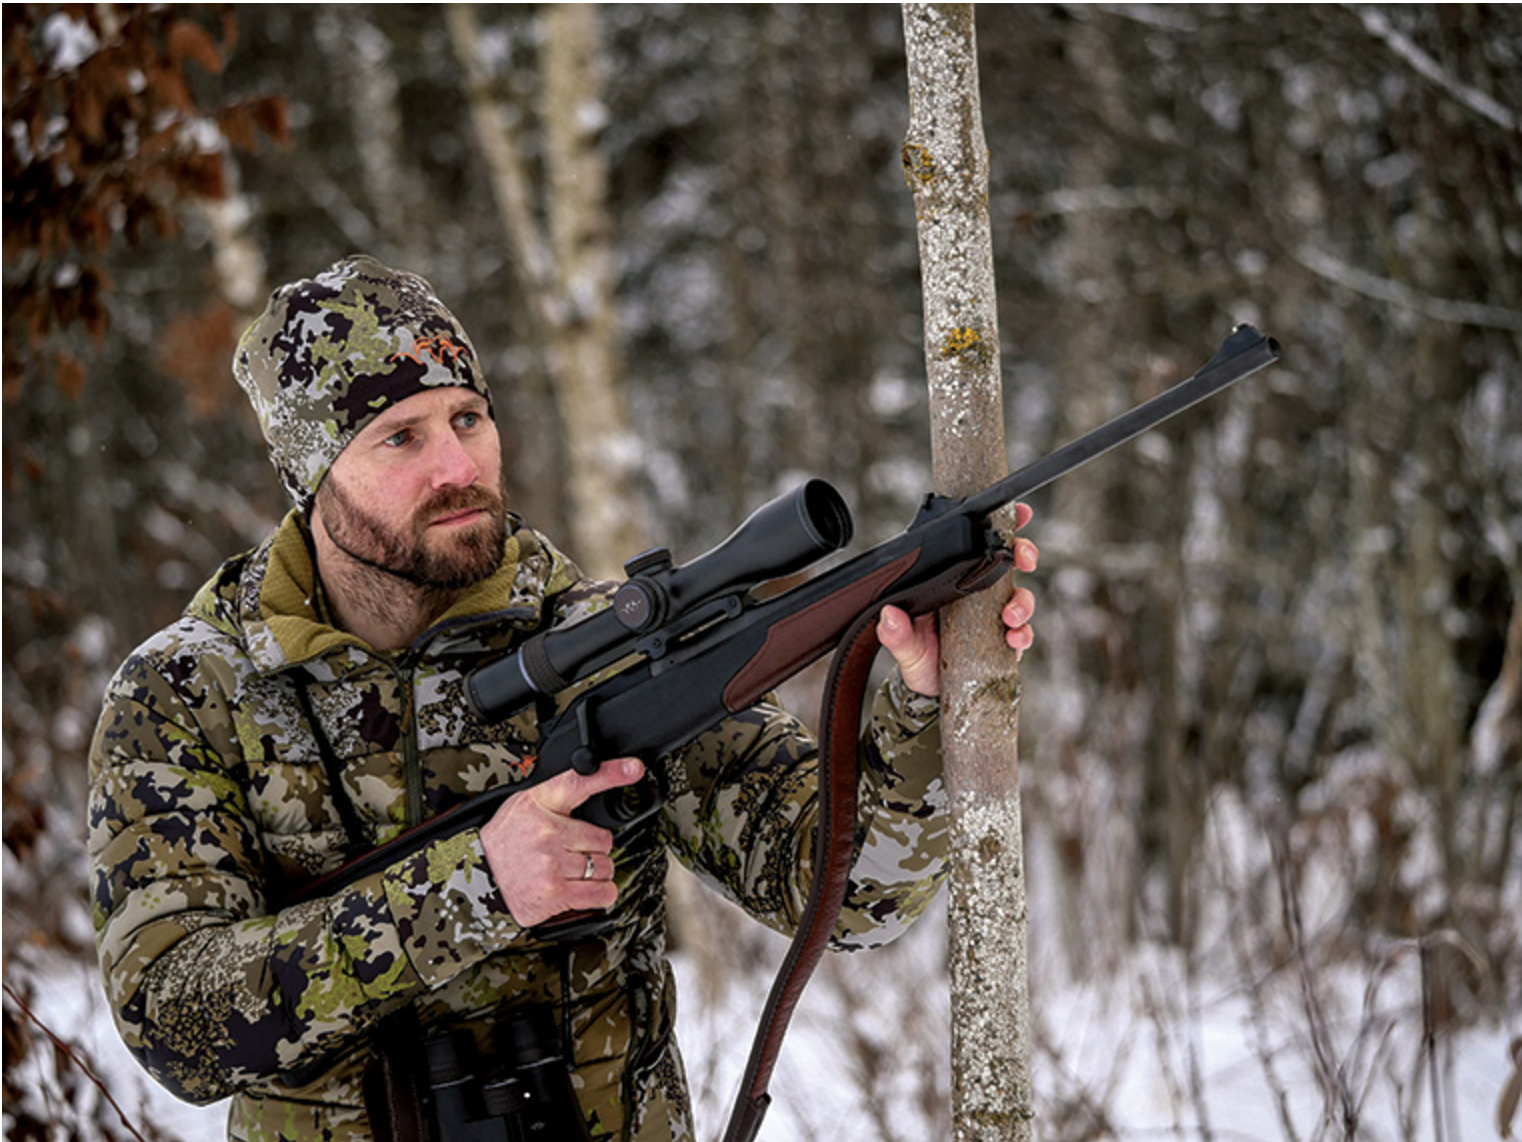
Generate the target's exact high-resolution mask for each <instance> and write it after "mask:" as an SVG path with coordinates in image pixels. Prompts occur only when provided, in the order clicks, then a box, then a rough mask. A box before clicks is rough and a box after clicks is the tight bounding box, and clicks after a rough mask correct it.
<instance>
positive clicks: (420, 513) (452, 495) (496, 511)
mask: <svg viewBox="0 0 1522 1142" xmlns="http://www.w3.org/2000/svg"><path fill="white" fill-rule="evenodd" d="M318 518H320V526H322V527H324V528H325V529H326V530H327V532H328V535H329V536H330V537H331V538H332V540H333V542H334V544H335V545H336V546H337V547H338V548H339V550H341V551H343V552H344V553H345V554H346V555H349V556H350V557H351V558H354V559H356V560H358V561H359V562H361V563H365V564H368V565H370V566H372V567H379V568H381V569H383V570H386V571H389V572H391V573H392V574H394V575H397V576H399V577H400V578H402V579H405V580H407V581H408V582H410V583H413V584H415V585H417V586H421V587H430V588H437V589H441V590H457V589H459V588H461V587H468V586H470V585H471V584H472V583H477V582H480V581H481V580H482V579H485V578H487V577H488V576H489V575H491V573H492V572H493V571H495V570H496V568H497V565H498V563H499V561H500V560H501V558H502V543H503V539H504V538H505V535H506V527H507V522H506V503H505V498H504V496H503V493H502V453H501V443H500V441H499V439H498V436H497V426H496V424H495V423H494V422H493V421H492V419H491V417H490V415H489V414H488V412H487V405H486V401H485V400H484V399H483V398H482V397H481V396H480V395H479V394H478V393H475V392H473V391H471V390H470V389H464V388H441V389H430V390H428V391H427V392H422V393H418V394H417V395H415V396H412V397H408V398H407V399H406V400H404V401H401V402H400V403H398V404H396V405H394V406H392V407H391V408H389V409H387V410H386V411H385V412H383V413H382V414H381V415H380V416H378V417H376V418H375V419H374V420H373V421H371V422H370V423H369V424H368V425H366V426H365V428H364V429H363V431H361V432H360V433H359V435H358V436H356V437H355V438H354V439H353V440H352V441H351V442H350V443H349V445H348V447H346V448H345V449H344V450H343V452H342V453H340V454H339V456H338V459H337V460H335V461H334V463H333V467H332V469H331V470H330V471H329V472H328V474H327V477H326V478H325V479H324V480H323V482H322V486H321V487H320V488H318V490H317V502H316V508H315V517H314V523H316V522H317V520H318Z"/></svg>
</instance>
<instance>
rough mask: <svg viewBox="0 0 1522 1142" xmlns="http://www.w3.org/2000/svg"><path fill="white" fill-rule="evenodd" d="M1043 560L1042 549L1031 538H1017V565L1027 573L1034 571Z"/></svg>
mask: <svg viewBox="0 0 1522 1142" xmlns="http://www.w3.org/2000/svg"><path fill="white" fill-rule="evenodd" d="M1040 562H1041V549H1040V548H1039V547H1037V546H1036V545H1035V544H1034V543H1032V542H1031V541H1030V540H1029V539H1017V540H1015V567H1016V568H1017V569H1018V570H1020V571H1024V572H1025V573H1026V574H1029V573H1030V572H1032V571H1034V570H1035V569H1036V566H1037V564H1039V563H1040Z"/></svg>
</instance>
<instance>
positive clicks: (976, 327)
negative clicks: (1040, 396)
mask: <svg viewBox="0 0 1522 1142" xmlns="http://www.w3.org/2000/svg"><path fill="white" fill-rule="evenodd" d="M904 29H905V42H906V48H907V55H908V72H909V100H910V109H909V132H908V137H907V139H906V141H905V143H904V150H903V159H904V172H905V177H906V178H907V180H908V182H909V186H910V188H911V190H912V191H913V193H914V202H915V213H916V215H917V218H918V231H919V248H920V275H921V286H922V290H923V294H924V308H925V363H926V370H927V373H928V377H929V386H930V416H931V437H932V438H931V462H932V468H933V477H934V482H935V487H936V490H937V491H938V492H939V493H941V494H942V495H952V496H955V495H965V494H967V493H969V492H972V491H975V490H977V489H978V488H981V487H984V486H986V485H987V484H990V483H992V482H993V481H994V480H996V479H998V478H999V477H1000V476H1003V475H1004V474H1005V472H1006V470H1007V459H1006V453H1005V444H1004V411H1003V400H1002V393H1001V386H1000V376H999V330H998V317H997V312H996V307H995V296H994V271H993V237H992V232H991V230H990V227H989V221H988V205H987V203H988V148H987V144H986V143H985V142H984V139H983V124H982V111H981V107H980V103H979V98H978V67H977V41H976V35H975V32H974V26H973V8H972V5H970V4H906V5H904ZM1004 601H1005V600H1004V599H1003V598H1000V597H999V596H998V594H997V593H995V592H983V593H981V594H979V595H976V596H974V597H972V598H970V599H968V600H966V601H964V602H961V603H958V604H956V605H955V606H953V607H950V608H948V609H947V610H946V611H944V612H943V613H942V615H941V640H942V675H941V703H942V717H943V719H944V722H943V725H944V728H943V735H944V750H945V763H946V779H947V783H948V786H949V789H950V794H951V822H952V872H951V957H950V958H951V1052H952V1060H951V1075H952V1127H953V1136H954V1137H955V1138H956V1139H958V1142H973V1140H983V1139H987V1140H989V1142H994V1140H998V1142H1010V1140H1016V1142H1019V1140H1023V1139H1028V1138H1030V1137H1031V1135H1032V1126H1031V1122H1032V1119H1033V1117H1034V1110H1033V1105H1032V1104H1033V1100H1032V1091H1031V1082H1030V996H1029V989H1028V982H1027V972H1028V968H1027V961H1026V941H1025V923H1026V904H1025V874H1024V858H1023V851H1022V841H1021V827H1020V796H1019V768H1018V763H1017V760H1016V752H1015V746H1016V737H1017V732H1018V729H1019V706H1020V679H1019V673H1018V670H1017V669H1016V667H1015V666H1014V663H1013V658H1012V656H1011V655H1010V654H1009V651H1008V649H1007V648H1006V647H1005V646H1004V642H1003V639H1002V638H1001V637H1000V631H1001V627H1000V623H999V610H1000V608H1001V606H1002V604H1003V602H1004Z"/></svg>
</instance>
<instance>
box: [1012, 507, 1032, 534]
mask: <svg viewBox="0 0 1522 1142" xmlns="http://www.w3.org/2000/svg"><path fill="white" fill-rule="evenodd" d="M1035 514H1036V512H1035V510H1034V509H1033V508H1032V507H1031V506H1030V504H1016V505H1015V530H1016V531H1018V530H1019V529H1020V528H1022V527H1024V526H1025V525H1026V524H1028V523H1030V521H1031V517H1032V516H1034V515H1035Z"/></svg>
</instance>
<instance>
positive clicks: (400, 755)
mask: <svg viewBox="0 0 1522 1142" xmlns="http://www.w3.org/2000/svg"><path fill="white" fill-rule="evenodd" d="M309 543H310V536H309V535H308V533H307V531H306V525H305V521H304V518H303V517H302V514H301V513H300V512H299V511H298V512H292V513H291V515H290V516H288V517H287V519H286V520H285V521H284V523H283V524H282V525H281V527H280V528H279V529H278V530H277V531H276V532H275V533H274V534H273V535H272V536H271V537H270V538H269V539H267V540H266V541H265V543H264V544H262V545H261V546H260V547H259V548H258V549H257V550H255V551H253V552H250V553H247V554H246V555H243V556H240V557H238V558H236V559H233V560H231V561H229V562H228V563H227V564H226V565H224V567H223V568H222V569H221V571H220V572H219V574H218V575H217V576H215V577H214V578H213V579H212V581H211V582H209V583H208V584H207V585H206V586H205V587H204V588H202V590H201V591H200V593H199V594H198V595H197V597H196V598H195V600H194V601H193V602H192V604H191V605H190V607H189V608H188V609H187V611H186V613H185V615H184V616H183V617H182V619H181V620H180V621H179V622H178V623H176V624H175V625H173V626H171V627H169V628H168V629H166V630H164V631H163V632H161V633H160V634H158V635H157V636H155V637H154V638H151V639H149V640H148V641H147V642H146V643H145V644H144V645H143V646H142V647H140V648H139V649H138V650H137V651H136V652H135V653H134V654H133V655H132V656H131V657H130V658H129V659H128V660H127V662H126V663H124V664H123V666H122V667H121V669H120V671H119V672H118V674H117V676H116V678H115V679H114V681H113V682H112V684H111V686H110V688H109V691H108V694H107V698H106V704H105V709H104V712H103V714H102V717H101V720H100V724H99V727H98V729H97V732H96V736H95V739H94V742H93V745H92V749H91V757H90V780H91V789H90V808H89V851H90V858H91V863H92V875H93V881H92V890H93V912H94V921H95V925H96V929H97V935H98V948H99V955H100V964H101V970H102V973H103V977H104V981H105V986H106V991H107V994H108V997H109V1000H110V1004H111V1007H112V1009H113V1012H114V1014H115V1018H116V1021H117V1026H118V1029H119V1031H120V1033H121V1035H122V1038H123V1039H124V1041H125V1042H126V1044H127V1046H128V1047H129V1048H130V1050H131V1051H132V1053H133V1054H134V1055H135V1056H136V1057H137V1059H138V1060H139V1061H140V1062H141V1063H142V1064H143V1066H144V1067H146V1068H147V1069H148V1070H149V1071H150V1072H151V1073H152V1074H153V1075H154V1077H155V1078H156V1079H157V1080H158V1081H159V1082H160V1083H162V1084H163V1085H164V1086H165V1087H167V1088H168V1089H169V1090H171V1091H173V1092H174V1093H175V1094H176V1095H178V1096H180V1097H181V1098H184V1099H186V1100H189V1101H192V1102H197V1103H207V1102H212V1101H215V1100H218V1099H223V1098H228V1097H229V1096H230V1097H231V1098H232V1103H231V1109H230V1114H229V1124H228V1134H229V1137H230V1138H234V1139H240V1140H247V1142H275V1140H280V1139H290V1140H296V1139H301V1140H306V1139H331V1140H342V1142H351V1140H360V1139H369V1138H371V1137H372V1133H371V1130H370V1126H369V1123H368V1122H367V1120H366V1117H365V1114H364V1110H363V1104H362V1100H361V1093H360V1074H361V1070H362V1068H363V1065H364V1063H365V1061H366V1059H367V1057H368V1055H369V1038H368V1036H369V1034H370V1033H371V1032H372V1031H373V1030H374V1029H375V1028H376V1027H377V1026H378V1025H379V1024H380V1023H381V1021H382V1020H384V1019H386V1017H387V1016H389V1015H392V1014H394V1013H396V1012H398V1011H400V1010H402V1009H404V1008H409V1007H410V1008H411V1009H412V1010H413V1011H414V1012H415V1013H416V1017H417V1018H418V1019H419V1020H420V1021H421V1023H422V1024H423V1026H424V1027H425V1028H428V1029H436V1028H444V1027H461V1028H465V1029H467V1030H470V1031H472V1032H473V1033H477V1034H480V1035H484V1034H485V1033H486V1030H487V1029H488V1028H489V1027H490V1026H491V1025H492V1024H493V1022H494V1021H495V1020H496V1019H497V1018H499V1017H500V1016H501V1015H502V1014H503V1013H504V1012H506V1011H509V1010H512V1009H514V1008H517V1007H520V1006H525V1005H543V1006H546V1007H548V1008H550V1009H551V1010H553V1011H554V1012H555V1013H556V1015H557V1018H558V1019H559V1020H560V1021H562V1022H563V1023H564V1024H565V1025H566V1027H567V1028H568V1031H569V1039H570V1041H571V1042H572V1043H573V1045H574V1071H573V1081H574V1084H575V1086H576V1089H577V1093H578V1098H579V1101H580V1104H581V1108H582V1111H583V1113H584V1114H585V1116H586V1117H587V1120H588V1122H589V1123H590V1124H591V1127H592V1130H593V1133H594V1137H596V1138H599V1139H603V1138H607V1139H612V1138H631V1139H637V1140H639V1142H653V1140H665V1139H690V1138H692V1137H693V1127H692V1121H691V1113H690V1109H689V1106H688V1101H687V1097H688V1096H687V1091H686V1086H685V1082H684V1078H683V1072H682V1063H681V1058H680V1054H679V1052H678V1050H677V1047H676V1044H675V1042H674V1040H673V1038H672V1035H671V1027H672V1023H673V1012H674V1003H675V997H674V994H673V986H672V980H671V975H670V971H669V968H668V967H667V964H666V956H665V946H664V913H665V900H664V873H665V853H666V852H667V851H668V850H669V851H670V852H673V853H675V854H676V855H677V857H678V858H680V859H681V860H682V861H683V862H685V863H686V864H687V865H688V866H690V867H691V868H693V869H694V870H695V871H696V872H697V873H698V874H699V875H700V876H701V877H702V878H703V879H704V880H706V881H707V882H708V883H709V884H711V885H712V886H714V888H716V889H717V890H718V891H720V892H722V893H724V894H725V895H726V896H728V897H729V898H731V899H732V900H734V901H736V902H737V903H739V904H740V905H741V906H743V907H744V908H746V909H747V910H748V911H749V912H750V913H751V914H752V915H754V916H756V917H757V918H758V919H760V920H761V921H763V922H764V923H766V924H769V925H770V926H772V927H774V928H776V929H778V930H780V931H783V932H789V931H791V930H792V928H793V927H794V926H795V925H796V923H797V919H798V917H799V915H800V914H801V912H802V909H803V904H804V901H805V900H806V897H807V890H808V884H809V875H810V861H811V850H812V840H813V836H812V829H813V824H814V819H815V817H814V813H815V769H814V767H815V747H814V745H813V743H812V741H811V740H810V739H809V738H808V736H807V734H806V733H804V732H803V730H802V729H801V727H800V726H799V725H798V724H797V723H796V722H795V721H794V720H793V719H792V718H791V717H789V716H788V715H787V714H785V713H784V712H783V711H781V710H780V709H777V708H775V707H773V706H760V707H758V708H756V709H754V710H752V711H749V712H747V713H746V714H744V715H742V716H739V717H736V718H734V719H732V720H730V721H729V722H726V723H725V724H724V725H722V726H721V727H719V728H718V729H716V730H715V731H712V732H711V733H709V734H708V735H706V736H705V737H703V738H701V739H699V740H698V741H696V742H694V743H693V744H692V745H691V746H689V747H688V748H687V749H685V750H684V751H682V752H681V754H679V755H678V756H676V757H674V758H671V759H669V760H668V762H667V763H666V769H667V772H666V778H667V781H668V784H669V788H670V790H671V799H670V801H669V803H668V805H667V807H666V809H665V811H664V814H663V816H662V817H661V819H660V821H659V824H658V826H657V827H655V828H654V829H647V830H643V831H642V832H641V834H640V835H639V836H638V837H636V838H635V839H634V840H633V841H632V842H631V843H630V844H628V845H626V846H624V847H623V848H622V849H621V850H619V851H618V852H617V854H616V859H617V874H616V875H617V880H618V883H619V886H620V890H621V891H620V897H619V903H618V906H617V908H616V924H615V926H614V927H613V928H612V929H611V930H610V931H609V932H607V933H606V934H604V935H603V936H601V937H598V938H596V939H594V940H591V941H588V942H586V943H584V944H581V945H578V946H576V947H573V948H568V947H564V946H560V945H553V944H546V943H543V942H540V941H538V940H536V939H535V938H534V936H533V935H532V934H530V933H529V932H526V931H524V930H523V929H520V928H519V927H518V926H517V925H516V924H515V923H514V922H513V919H512V917H511V915H510V914H509V913H508V912H507V910H506V908H505V906H504V905H503V903H502V900H501V896H500V894H499V893H498V891H497V888H496V885H495V883H494V882H493V879H492V876H491V873H490V871H489V869H488V867H487V864H486V861H485V857H484V854H483V852H482V850H481V844H480V837H479V834H478V833H477V832H475V831H473V830H472V831H467V832H464V833H461V834H459V835H456V836H454V837H451V838H448V839H446V840H441V841H437V842H435V843H434V844H432V845H431V846H430V847H428V848H427V849H425V850H424V851H422V852H420V853H418V854H417V855H415V856H413V857H410V858H407V859H404V860H401V861H398V862H397V863H396V864H394V865H392V866H391V867H389V868H387V869H385V870H384V871H383V872H381V873H378V874H376V875H374V876H372V877H370V878H368V879H367V880H365V881H362V882H360V883H358V884H355V885H353V886H352V887H350V888H347V889H345V890H343V891H340V892H338V893H336V894H335V895H332V896H330V897H327V898H324V899H320V900H316V901H312V902H310V903H305V904H301V905H298V906H285V907H283V906H282V900H283V899H285V898H287V896H288V894H289V892H290V890H291V889H292V888H293V887H295V886H297V885H300V884H303V883H305V882H306V881H308V880H309V879H310V878H312V877H314V876H317V875H320V874H322V873H324V872H326V871H329V870H331V869H332V868H334V867H336V866H337V865H339V864H340V863H342V861H343V860H344V859H345V855H346V845H347V843H348V838H347V837H346V835H345V831H344V828H343V827H342V825H341V824H340V823H339V820H340V818H339V814H338V812H337V808H336V806H337V801H336V800H335V790H334V789H333V788H330V786H329V781H328V777H327V770H326V768H325V767H324V765H323V763H322V759H321V756H320V751H319V748H318V745H317V739H316V738H315V736H314V734H313V732H312V727H311V726H310V725H309V724H308V723H307V722H306V720H305V718H304V716H303V712H302V705H301V703H300V702H299V701H298V700H297V688H298V687H303V686H304V687H305V688H306V691H307V695H308V697H309V699H310V707H311V710H312V712H313V714H314V716H315V718H316V720H317V721H318V722H320V724H321V730H322V732H323V733H324V734H325V735H326V737H327V739H328V741H329V742H330V743H331V746H332V752H333V754H334V755H336V757H337V758H338V759H339V760H340V762H341V769H340V776H339V784H340V785H341V786H342V790H341V794H342V795H345V796H346V797H347V798H348V800H349V802H350V803H351V804H352V805H353V806H354V808H355V812H356V815H357V816H358V817H359V819H360V821H361V822H362V826H363V828H364V830H365V831H366V832H367V833H368V836H366V837H365V838H364V840H365V841H366V843H379V842H382V841H385V840H387V839H389V838H391V837H393V836H395V835H396V834H397V833H399V832H400V831H402V830H403V829H405V828H407V827H408V826H410V825H412V824H415V823H417V822H419V821H421V820H424V819H426V818H428V817H430V816H432V815H434V814H436V813H438V812H441V811H443V810H444V809H447V808H448V807H450V806H451V805H453V804H455V803H457V802H459V801H460V800H462V799H464V798H466V797H468V796H470V795H472V794H475V793H478V792H481V791H482V790H485V789H487V788H490V787H493V786H496V785H498V784H500V783H503V782H513V781H519V780H522V779H523V777H524V776H525V775H526V773H527V772H528V771H529V769H530V765H531V763H530V762H529V761H527V760H525V759H527V758H531V757H532V755H533V753H534V745H535V741H536V733H537V731H536V723H535V720H534V717H533V716H532V714H531V713H524V714H520V715H517V716H515V717H513V718H510V719H508V720H507V721H505V722H503V723H502V724H499V725H486V724H484V723H482V722H480V721H479V720H477V719H475V718H474V716H473V715H472V714H471V713H470V711H469V708H468V706H467V704H466V702H465V701H464V698H463V691H462V686H463V678H464V675H465V673H467V672H468V671H469V670H470V669H472V668H473V667H474V666H476V665H479V664H480V663H481V662H483V661H485V660H487V659H488V658H490V657H493V656H495V655H497V654H499V653H501V652H503V651H505V650H507V649H509V648H511V647H513V646H515V645H516V644H517V643H518V641H519V640H520V639H521V638H523V637H524V635H525V634H526V632H530V631H533V630H536V629H539V628H540V627H541V626H542V625H543V624H545V623H563V622H567V621H571V620H574V619H576V618H578V617H580V616H582V615H585V614H587V613H590V612H591V611H592V610H593V609H596V608H600V607H602V606H604V605H605V604H606V600H607V596H608V593H609V588H608V585H606V584H599V583H594V582H591V581H588V580H585V579H583V578H582V577H581V576H580V574H579V573H578V572H577V570H576V568H575V567H574V566H573V565H572V564H571V563H570V562H569V561H568V560H567V559H566V558H565V557H564V556H563V555H561V554H560V553H559V552H558V551H557V550H556V549H555V548H554V547H553V546H551V545H550V544H549V543H548V542H547V541H546V540H545V539H544V538H543V537H541V536H540V535H538V534H537V533H535V532H533V531H532V530H530V529H528V528H524V527H521V526H519V527H517V528H516V530H515V531H514V532H513V533H512V534H511V536H510V537H509V539H508V542H507V546H506V552H505V558H504V560H503V562H502V564H501V566H500V567H499V569H498V571H497V572H496V573H495V575H494V576H493V577H492V578H490V579H489V580H487V581H486V582H484V583H482V584H480V585H479V586H478V587H476V588H473V589H471V590H470V591H468V592H466V593H465V595H464V596H463V597H462V598H461V599H460V600H459V602H458V604H457V605H456V606H455V607H454V608H453V609H452V610H451V611H450V612H449V613H448V614H446V615H444V616H443V617H442V618H441V620H440V621H439V622H438V623H437V624H436V625H435V626H434V627H433V628H432V629H431V630H430V631H429V632H428V633H427V634H425V635H424V636H423V637H422V638H421V639H420V640H419V641H418V642H417V643H416V644H415V645H414V646H412V647H411V648H409V649H407V650H406V651H403V652H398V653H391V654H381V653H377V652H376V651H374V650H372V649H371V648H369V647H368V646H366V645H365V644H363V643H362V642H360V641H358V640H356V639H355V638H353V637H351V636H349V635H347V634H345V633H343V632H341V631H339V630H337V629H335V628H334V627H333V626H332V625H331V623H330V621H329V619H328V616H327V612H326V606H325V603H324V600H323V595H322V591H321V587H320V584H319V582H318V580H317V577H316V574H315V572H314V568H313V562H312V557H311V554H310V548H309ZM935 711H936V705H935V703H934V702H933V701H931V700H929V699H924V698H920V697H918V696H914V695H911V694H909V693H908V691H907V690H905V689H904V687H903V686H902V683H901V682H898V681H897V679H896V676H895V679H894V680H893V681H892V682H890V683H889V684H887V686H886V687H885V689H884V690H883V691H882V692H881V693H879V695H878V696H877V699H876V705H875V707H874V713H873V718H872V720H871V725H870V728H869V731H868V733H867V734H866V735H865V737H864V745H863V759H864V764H863V771H862V788H861V795H862V800H861V804H862V809H861V822H860V835H861V846H860V858H859V859H858V861H857V862H856V865H855V868H854V871H853V883H852V890H851V894H850V897H849V899H848V901H847V904H846V910H845V912H844V914H843V915H842V918H841V920H840V923H839V926H838V928H837V931H836V937H837V942H838V944H839V945H840V946H841V947H849V948H856V947H867V946H872V945H874V944H877V943H881V942H884V941H886V940H887V939H890V938H892V937H893V936H895V935H897V934H898V933H899V932H900V931H902V930H903V928H904V927H905V926H906V925H907V924H908V923H909V922H910V921H912V920H913V919H914V918H915V916H916V915H918V913H919V912H920V911H921V910H922V909H923V908H924V907H925V905H926V903H927V902H928V901H929V899H930V898H931V896H932V895H933V893H934V891H935V890H936V887H937V886H938V884H939V883H940V881H941V878H942V875H943V863H944V858H945V849H946V844H947V839H946V833H945V829H946V826H945V823H944V816H943V815H942V814H941V813H940V812H939V810H940V809H941V808H942V807H943V804H942V803H943V801H944V789H943V785H942V780H941V771H940V760H939V741H938V730H937V718H936V712H935Z"/></svg>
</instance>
